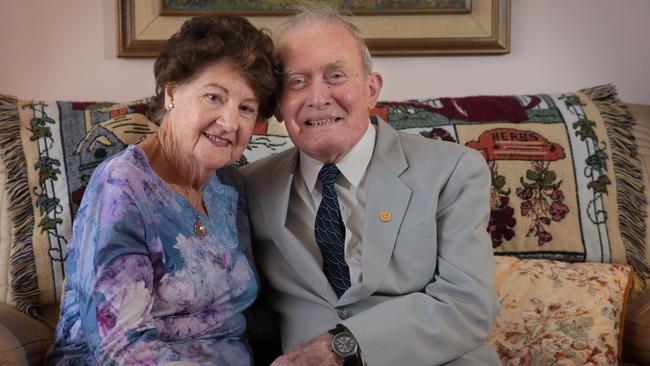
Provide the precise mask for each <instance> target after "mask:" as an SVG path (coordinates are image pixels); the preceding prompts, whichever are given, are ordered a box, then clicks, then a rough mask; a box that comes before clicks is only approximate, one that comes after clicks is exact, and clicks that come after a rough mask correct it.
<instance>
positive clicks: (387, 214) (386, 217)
mask: <svg viewBox="0 0 650 366" xmlns="http://www.w3.org/2000/svg"><path fill="white" fill-rule="evenodd" d="M392 218H393V215H391V213H390V212H388V211H382V212H380V213H379V220H381V222H388V221H390V220H391V219H392Z"/></svg>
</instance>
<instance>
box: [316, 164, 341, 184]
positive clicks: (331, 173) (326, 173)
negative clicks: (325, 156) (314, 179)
mask: <svg viewBox="0 0 650 366" xmlns="http://www.w3.org/2000/svg"><path fill="white" fill-rule="evenodd" d="M339 173H340V172H339V168H337V167H336V165H334V164H325V165H323V167H322V168H321V169H320V172H318V180H319V181H320V182H321V184H323V187H329V186H333V185H334V182H336V177H338V175H339Z"/></svg>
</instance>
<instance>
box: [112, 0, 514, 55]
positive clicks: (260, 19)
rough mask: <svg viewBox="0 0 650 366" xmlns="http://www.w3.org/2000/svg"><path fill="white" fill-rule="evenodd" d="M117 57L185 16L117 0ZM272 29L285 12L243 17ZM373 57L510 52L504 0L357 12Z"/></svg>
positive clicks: (169, 30)
mask: <svg viewBox="0 0 650 366" xmlns="http://www.w3.org/2000/svg"><path fill="white" fill-rule="evenodd" d="M117 12H118V14H117V22H118V24H117V33H118V34H117V39H118V47H117V56H118V57H156V56H157V55H158V50H159V49H160V47H161V46H162V44H163V42H164V41H165V40H166V39H167V38H169V36H171V35H172V34H173V33H174V32H175V31H176V30H178V29H179V28H180V26H181V24H182V23H183V22H184V21H185V20H186V19H187V18H188V17H189V16H186V15H163V14H161V3H160V1H159V0H117ZM247 18H248V19H249V20H250V21H251V22H252V23H253V24H255V25H256V26H257V27H263V28H266V29H274V28H275V27H276V26H277V25H278V24H279V23H280V22H282V20H283V19H284V18H286V16H248V17H247ZM351 20H352V22H353V23H355V24H356V25H357V26H358V27H359V28H360V29H361V31H362V32H363V34H364V35H365V36H366V42H367V44H368V48H369V49H370V52H371V53H372V55H373V56H433V55H479V54H482V55H487V54H491V55H498V54H506V53H509V52H510V0H472V6H471V11H470V12H469V13H464V14H457V13H435V14H426V15H412V14H409V15H404V14H399V13H397V14H394V15H393V14H391V15H359V16H355V17H354V18H353V19H351Z"/></svg>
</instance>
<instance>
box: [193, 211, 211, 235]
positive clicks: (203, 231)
mask: <svg viewBox="0 0 650 366" xmlns="http://www.w3.org/2000/svg"><path fill="white" fill-rule="evenodd" d="M194 235H195V236H196V237H197V238H199V239H201V240H203V239H205V237H206V236H208V228H207V227H206V226H205V225H203V222H201V216H199V213H198V212H196V221H194Z"/></svg>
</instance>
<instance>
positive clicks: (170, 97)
mask: <svg viewBox="0 0 650 366" xmlns="http://www.w3.org/2000/svg"><path fill="white" fill-rule="evenodd" d="M175 91H176V85H173V84H167V85H165V109H167V111H169V110H170V109H173V107H172V108H168V107H169V106H170V105H173V103H174V92H175Z"/></svg>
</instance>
